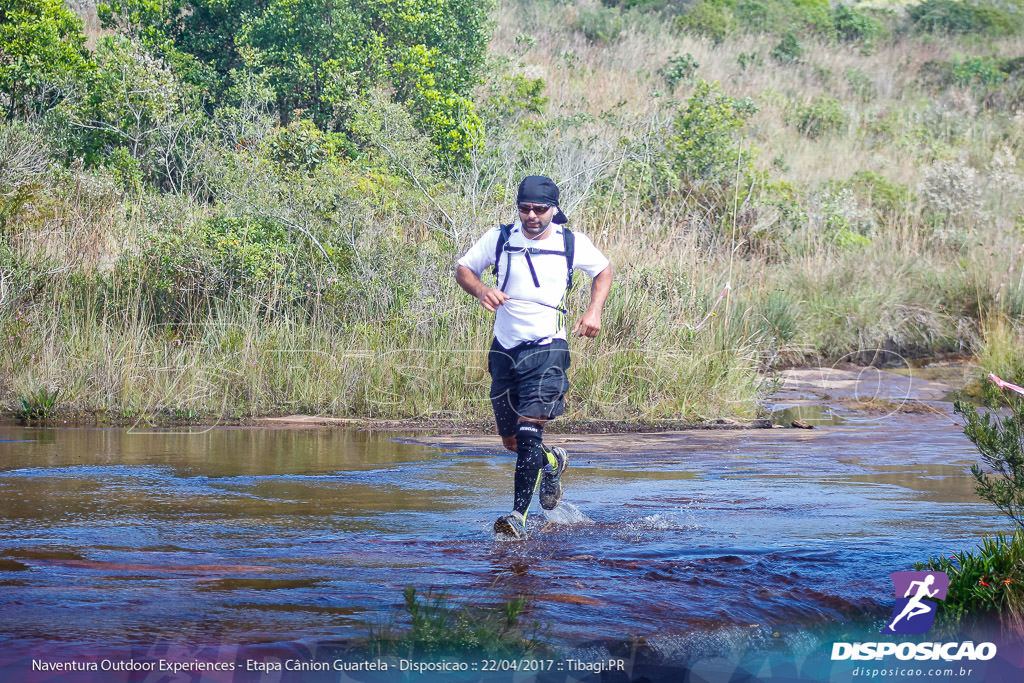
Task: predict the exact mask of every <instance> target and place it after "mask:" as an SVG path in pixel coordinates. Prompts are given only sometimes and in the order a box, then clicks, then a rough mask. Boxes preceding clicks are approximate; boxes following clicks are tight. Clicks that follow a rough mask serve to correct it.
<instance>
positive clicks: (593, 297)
mask: <svg viewBox="0 0 1024 683" xmlns="http://www.w3.org/2000/svg"><path fill="white" fill-rule="evenodd" d="M611 290H612V267H611V266H608V267H606V268H605V269H604V270H602V271H601V272H600V273H598V274H597V277H595V278H594V283H593V284H592V285H591V287H590V305H589V306H587V312H586V313H584V314H583V315H581V316H580V319H579V320H577V321H576V327H574V328H572V333H573V334H578V335H579V336H581V337H590V338H591V339H593V338H594V337H596V336H597V333H598V332H600V331H601V310H602V309H603V308H604V302H605V299H607V298H608V292H610V291H611Z"/></svg>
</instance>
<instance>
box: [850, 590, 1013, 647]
mask: <svg viewBox="0 0 1024 683" xmlns="http://www.w3.org/2000/svg"><path fill="white" fill-rule="evenodd" d="M891 576H892V582H893V587H894V590H895V595H896V604H895V605H893V608H892V617H891V618H890V619H889V623H888V624H887V625H886V627H885V628H883V629H882V631H881V632H882V633H884V634H899V635H916V634H920V633H925V632H926V631H928V629H930V628H931V627H932V626H933V625H934V624H935V613H936V611H937V609H938V603H937V602H935V601H936V600H945V599H946V591H948V590H949V577H948V576H946V573H945V572H893V573H892V574H891ZM891 656H894V657H896V658H897V659H900V660H904V661H906V660H911V659H914V660H918V661H927V660H932V661H936V660H939V659H941V660H943V661H946V662H953V661H959V660H967V661H988V660H989V659H992V658H993V657H995V656H996V646H995V644H994V643H978V644H977V645H975V644H974V643H973V642H972V641H965V642H962V643H955V642H952V643H833V644H832V660H833V661H835V660H843V659H852V660H861V661H863V660H869V659H882V658H884V657H891Z"/></svg>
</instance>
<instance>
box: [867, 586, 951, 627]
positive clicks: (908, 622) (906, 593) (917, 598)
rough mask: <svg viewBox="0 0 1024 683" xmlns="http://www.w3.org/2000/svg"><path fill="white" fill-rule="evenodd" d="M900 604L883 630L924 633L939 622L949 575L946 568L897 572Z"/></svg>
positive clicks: (896, 588)
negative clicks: (939, 608)
mask: <svg viewBox="0 0 1024 683" xmlns="http://www.w3.org/2000/svg"><path fill="white" fill-rule="evenodd" d="M890 576H892V583H893V589H894V592H895V595H896V604H895V605H893V608H892V619H891V620H890V621H889V624H888V625H887V626H886V627H885V628H884V629H882V633H901V634H907V635H909V634H916V633H924V632H926V631H927V630H928V629H930V628H931V627H932V625H933V624H934V623H935V612H936V610H937V609H938V603H936V602H933V601H934V600H945V599H946V591H948V590H949V577H948V576H946V573H945V572H893V573H892V574H891V575H890Z"/></svg>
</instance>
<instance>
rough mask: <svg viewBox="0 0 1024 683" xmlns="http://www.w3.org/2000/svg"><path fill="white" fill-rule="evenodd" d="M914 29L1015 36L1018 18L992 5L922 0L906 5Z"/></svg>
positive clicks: (953, 0)
mask: <svg viewBox="0 0 1024 683" xmlns="http://www.w3.org/2000/svg"><path fill="white" fill-rule="evenodd" d="M907 15H908V16H909V18H910V21H911V24H912V26H913V27H914V29H915V30H917V31H920V32H924V33H980V34H988V35H1015V34H1017V33H1019V32H1020V30H1021V17H1020V16H1019V15H1017V14H1011V13H1010V12H1008V11H1005V10H1003V9H999V8H996V7H994V6H992V5H986V4H975V3H972V2H965V1H964V0H924V2H921V3H919V4H916V5H909V6H908V7H907Z"/></svg>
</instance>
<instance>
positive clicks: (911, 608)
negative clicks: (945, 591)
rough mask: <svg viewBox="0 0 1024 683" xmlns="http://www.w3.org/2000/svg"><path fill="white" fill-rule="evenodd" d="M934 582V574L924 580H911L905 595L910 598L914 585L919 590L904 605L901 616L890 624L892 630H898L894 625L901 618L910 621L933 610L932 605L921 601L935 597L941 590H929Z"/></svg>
mask: <svg viewBox="0 0 1024 683" xmlns="http://www.w3.org/2000/svg"><path fill="white" fill-rule="evenodd" d="M933 583H935V576H934V575H932V574H929V575H928V576H926V577H924V580H923V581H911V583H910V585H909V586H907V592H906V594H905V595H904V596H903V597H905V598H910V594H911V593H912V592H913V591H914V586H917V592H916V593H914V597H912V598H910V600H909V601H908V602H907V604H906V605H905V606H904V607H903V611H902V612H900V613H899V616H897V617H896V618H895V619H893V620H892V623H891V624H889V630H890V631H893V632H895V631H896V629H894V628H893V626H895V625H896V623H897V622H898V621H899V620H900V619H903V618H906V620H907V621H910V620H911V619H913V618H914V617H916V616H918V615H921V614H928V613H929V612H931V611H932V608H931V607H930V606H928V605H926V604H924V603H923V602H921V601H922V600H924V599H925V598H933V597H935V595H936V594H937V593H938V592H939V589H938V588H936V589H935V590H928V589H929V588H930V587H931V585H932V584H933Z"/></svg>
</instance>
